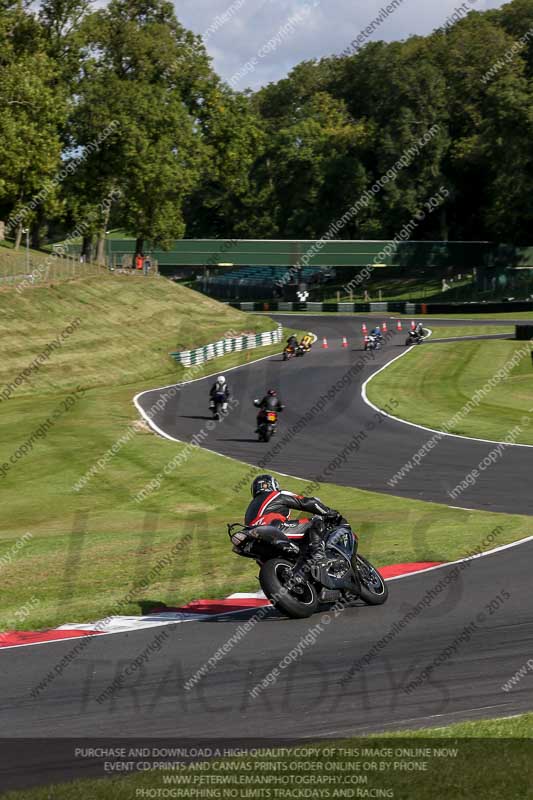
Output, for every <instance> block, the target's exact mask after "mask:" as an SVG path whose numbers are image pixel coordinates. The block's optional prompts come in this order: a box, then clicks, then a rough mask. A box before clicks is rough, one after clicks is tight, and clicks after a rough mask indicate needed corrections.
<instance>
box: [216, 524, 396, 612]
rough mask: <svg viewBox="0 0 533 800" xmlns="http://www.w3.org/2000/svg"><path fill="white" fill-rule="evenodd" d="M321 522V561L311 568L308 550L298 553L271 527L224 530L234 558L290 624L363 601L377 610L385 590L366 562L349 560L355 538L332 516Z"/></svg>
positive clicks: (386, 595)
mask: <svg viewBox="0 0 533 800" xmlns="http://www.w3.org/2000/svg"><path fill="white" fill-rule="evenodd" d="M335 517H336V518H335V519H330V518H328V517H325V518H324V522H325V525H326V529H325V532H324V544H325V552H326V558H325V559H324V560H323V561H322V562H321V563H316V562H315V563H313V560H312V559H311V558H310V557H309V556H308V555H307V547H306V546H305V545H304V547H303V549H302V550H301V549H300V547H298V545H296V544H295V543H294V542H293V541H291V540H290V539H289V538H288V537H287V536H286V535H285V533H283V531H282V530H281V529H280V528H278V527H276V526H275V525H260V526H257V527H250V526H246V525H241V523H240V522H235V523H233V524H229V525H228V536H229V537H230V539H231V542H232V544H233V548H232V549H233V552H234V553H236V554H237V555H239V556H244V557H245V558H253V559H254V560H255V561H256V562H257V564H258V565H259V583H260V584H261V588H262V590H263V592H264V593H265V595H266V596H267V597H268V599H269V600H270V602H271V603H272V605H273V606H274V607H275V608H277V609H278V611H281V612H282V613H284V614H286V615H287V616H288V617H292V618H293V619H302V618H304V617H310V616H311V614H314V613H315V611H316V610H317V609H318V607H319V605H320V604H321V603H336V602H338V601H344V602H345V603H346V604H352V603H354V602H355V601H357V600H362V601H363V602H364V603H366V604H367V605H372V606H377V605H381V604H382V603H384V602H385V601H386V600H387V597H388V595H389V589H388V586H387V584H386V583H385V581H384V580H383V578H382V577H381V575H380V574H379V572H378V571H377V569H375V567H373V566H372V564H371V563H370V562H369V561H367V559H366V558H364V557H363V556H361V555H359V554H357V555H356V557H355V564H353V563H352V561H353V559H352V554H353V550H354V545H355V536H354V533H353V531H352V529H351V528H350V525H349V524H348V522H347V521H346V520H345V519H344V517H341V518H340V520H339V518H337V516H336V515H335Z"/></svg>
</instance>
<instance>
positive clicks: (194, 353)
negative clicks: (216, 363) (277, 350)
mask: <svg viewBox="0 0 533 800" xmlns="http://www.w3.org/2000/svg"><path fill="white" fill-rule="evenodd" d="M243 305H249V304H246V303H243ZM247 310H251V309H247ZM282 338H283V328H282V326H281V325H280V326H279V327H278V328H276V329H275V330H273V331H265V332H264V333H252V334H248V335H246V334H245V335H244V336H235V337H232V338H230V339H219V340H218V342H212V343H211V344H206V345H204V346H203V347H197V348H196V349H195V350H181V351H180V352H177V353H170V355H171V356H172V358H173V359H174V361H176V362H177V363H178V364H183V365H184V366H185V367H190V366H191V365H192V364H203V363H204V361H210V360H211V359H212V358H217V356H224V355H226V354H227V353H234V352H237V351H239V350H251V349H252V348H254V347H265V346H266V345H269V344H278V343H279V342H281V340H282Z"/></svg>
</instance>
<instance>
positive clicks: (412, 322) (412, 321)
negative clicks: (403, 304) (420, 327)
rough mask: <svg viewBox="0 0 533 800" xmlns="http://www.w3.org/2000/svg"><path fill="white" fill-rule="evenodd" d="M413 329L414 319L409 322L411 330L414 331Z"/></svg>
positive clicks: (414, 326)
mask: <svg viewBox="0 0 533 800" xmlns="http://www.w3.org/2000/svg"><path fill="white" fill-rule="evenodd" d="M415 328H416V325H415V321H414V319H412V320H411V330H412V331H414V329H415Z"/></svg>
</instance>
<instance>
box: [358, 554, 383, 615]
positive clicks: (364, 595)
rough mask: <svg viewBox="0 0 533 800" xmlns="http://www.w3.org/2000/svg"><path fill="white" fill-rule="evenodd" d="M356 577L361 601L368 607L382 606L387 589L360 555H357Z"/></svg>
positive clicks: (375, 570) (377, 573) (370, 565)
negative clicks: (359, 586)
mask: <svg viewBox="0 0 533 800" xmlns="http://www.w3.org/2000/svg"><path fill="white" fill-rule="evenodd" d="M357 575H358V578H359V583H360V585H361V588H360V592H359V596H360V598H361V600H364V602H365V603H366V604H367V605H369V606H380V605H382V604H383V603H384V602H385V601H386V599H387V597H388V596H389V587H388V586H387V584H386V583H385V581H384V580H383V578H382V577H381V575H380V574H379V572H378V571H377V569H376V568H375V567H373V566H372V564H371V563H370V561H367V559H366V558H363V556H360V555H357Z"/></svg>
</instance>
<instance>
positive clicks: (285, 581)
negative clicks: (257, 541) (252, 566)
mask: <svg viewBox="0 0 533 800" xmlns="http://www.w3.org/2000/svg"><path fill="white" fill-rule="evenodd" d="M293 566H294V565H293V564H291V563H290V561H286V560H285V559H283V558H272V559H270V561H266V562H265V563H264V564H263V566H262V567H261V570H260V572H259V583H260V584H261V589H262V590H263V591H264V593H265V594H266V596H267V597H268V599H269V600H270V602H271V603H272V605H273V606H274V608H277V609H278V611H281V612H283V613H284V614H287V616H288V617H292V618H293V619H305V617H310V616H311V614H314V613H315V611H316V610H317V608H318V595H317V592H316V589H315V587H314V586H313V584H312V583H310V582H309V581H302V582H301V583H300V582H298V583H297V584H295V586H294V587H291V586H290V583H291V579H292V570H293Z"/></svg>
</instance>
